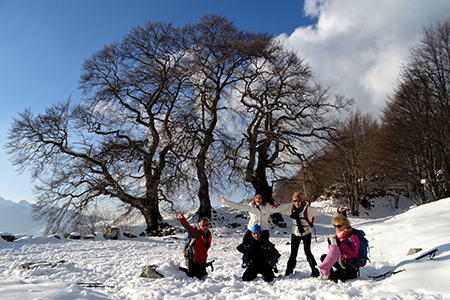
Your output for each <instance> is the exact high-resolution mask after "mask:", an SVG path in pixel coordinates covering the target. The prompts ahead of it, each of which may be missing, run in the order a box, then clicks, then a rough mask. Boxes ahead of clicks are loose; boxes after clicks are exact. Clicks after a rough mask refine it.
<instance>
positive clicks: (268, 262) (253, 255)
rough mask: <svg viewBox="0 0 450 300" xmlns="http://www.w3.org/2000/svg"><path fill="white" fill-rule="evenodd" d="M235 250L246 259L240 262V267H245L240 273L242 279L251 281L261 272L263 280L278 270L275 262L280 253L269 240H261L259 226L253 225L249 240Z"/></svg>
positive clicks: (269, 278)
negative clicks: (242, 272) (241, 273)
mask: <svg viewBox="0 0 450 300" xmlns="http://www.w3.org/2000/svg"><path fill="white" fill-rule="evenodd" d="M237 250H238V251H239V252H241V253H242V254H244V256H245V257H246V258H247V260H248V261H247V262H244V263H243V264H242V267H246V268H247V269H246V270H245V272H244V274H243V275H242V280H243V281H252V280H253V279H255V278H256V277H257V276H258V274H261V275H262V277H263V279H264V280H265V281H269V282H270V281H272V280H273V278H274V277H275V274H274V270H275V272H278V270H277V268H276V263H277V262H278V259H279V257H280V253H279V252H278V251H277V250H276V249H275V247H274V245H273V244H272V243H271V242H269V241H267V240H261V226H259V225H258V224H255V225H253V227H252V238H251V240H250V241H248V242H244V243H242V244H240V245H239V246H237Z"/></svg>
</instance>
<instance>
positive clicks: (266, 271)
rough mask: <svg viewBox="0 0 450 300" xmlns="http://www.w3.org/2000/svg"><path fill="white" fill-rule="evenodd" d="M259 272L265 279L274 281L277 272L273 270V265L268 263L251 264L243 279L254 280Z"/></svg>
mask: <svg viewBox="0 0 450 300" xmlns="http://www.w3.org/2000/svg"><path fill="white" fill-rule="evenodd" d="M258 274H261V275H262V277H263V279H264V280H265V281H269V282H270V281H273V278H274V277H275V274H274V273H273V271H272V267H271V266H270V265H269V264H268V263H263V264H261V263H258V264H249V265H248V267H247V269H246V270H245V272H244V274H243V275H242V281H252V280H253V279H255V278H256V277H257V276H258Z"/></svg>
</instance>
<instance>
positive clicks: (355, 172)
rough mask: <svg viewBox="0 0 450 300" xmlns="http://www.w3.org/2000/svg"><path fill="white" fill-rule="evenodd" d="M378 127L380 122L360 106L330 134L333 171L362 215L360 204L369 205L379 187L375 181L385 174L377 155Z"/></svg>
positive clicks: (356, 212)
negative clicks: (378, 165)
mask: <svg viewBox="0 0 450 300" xmlns="http://www.w3.org/2000/svg"><path fill="white" fill-rule="evenodd" d="M378 130H379V125H378V123H377V122H376V121H375V120H374V119H373V118H372V117H371V116H370V115H369V114H366V115H362V114H361V112H360V111H359V110H358V111H356V112H355V113H353V114H352V115H351V116H350V118H349V119H348V120H347V121H346V122H345V123H344V122H343V123H342V124H341V126H340V127H339V128H338V130H336V132H334V133H333V134H332V137H331V138H330V143H331V145H332V148H331V153H329V156H330V158H331V159H329V161H331V163H330V164H329V166H330V167H331V166H332V167H333V168H334V169H335V171H334V172H330V174H334V175H338V177H337V178H336V182H338V183H340V184H341V185H342V187H343V193H344V195H345V197H346V198H347V201H348V203H349V204H350V210H351V213H352V214H353V215H359V205H360V204H362V205H363V206H364V207H368V201H369V199H370V195H371V194H372V193H373V190H374V189H375V188H376V184H375V181H378V180H380V179H381V178H382V176H381V174H380V173H379V170H378V168H377V162H376V161H374V159H373V158H374V157H373V151H374V150H373V148H374V139H375V136H376V134H377V132H378ZM326 170H328V171H329V170H330V168H327V169H326Z"/></svg>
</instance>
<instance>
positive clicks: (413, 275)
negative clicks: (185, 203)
mask: <svg viewBox="0 0 450 300" xmlns="http://www.w3.org/2000/svg"><path fill="white" fill-rule="evenodd" d="M401 202H402V201H401ZM329 203H330V202H320V203H313V205H317V206H321V205H326V204H329ZM378 203H379V204H378V205H377V206H376V207H375V208H374V210H372V212H371V213H370V212H369V213H367V214H366V213H364V211H362V216H364V217H361V218H353V217H350V219H351V221H352V225H354V227H356V228H359V229H363V230H364V231H365V232H366V235H367V238H368V240H369V242H370V246H371V251H370V258H371V262H370V263H369V264H368V265H367V266H366V267H364V268H362V269H361V277H360V278H357V279H355V280H351V281H348V282H346V283H342V282H339V283H338V284H335V283H333V282H331V281H320V280H319V279H317V278H312V277H309V276H310V269H309V266H308V264H307V262H306V260H305V256H304V254H303V250H302V248H301V249H300V250H299V256H298V258H297V261H298V263H297V268H296V270H295V273H294V274H292V275H291V276H289V277H284V276H282V274H284V270H285V268H286V262H287V259H288V257H289V252H290V246H289V245H288V242H289V241H290V230H291V221H290V219H289V218H288V217H285V220H286V222H287V224H288V227H287V228H279V227H276V226H273V228H272V229H271V241H272V242H273V243H275V244H276V247H277V249H278V250H279V251H280V253H281V255H282V256H281V259H280V263H279V265H278V269H279V270H280V273H278V274H277V275H278V277H277V278H276V279H275V280H274V281H273V282H270V283H267V282H265V281H263V280H262V278H257V279H256V280H254V281H253V282H242V280H241V276H242V273H243V269H242V268H241V267H240V265H241V255H240V254H239V253H238V252H237V251H236V250H235V248H236V246H237V245H238V244H239V243H240V242H241V240H242V237H243V233H244V230H245V225H246V223H247V221H248V219H245V218H242V217H240V216H242V215H243V216H244V217H247V213H246V212H237V211H234V210H232V209H229V208H227V207H219V208H217V209H215V213H214V215H213V220H212V221H211V224H212V227H211V231H212V233H213V241H212V247H211V249H210V251H209V260H215V262H214V271H213V272H211V269H209V268H208V271H209V276H208V277H207V278H206V279H204V280H203V281H200V280H198V279H195V278H188V277H186V275H185V274H184V273H182V272H180V271H177V270H176V268H175V267H174V265H177V264H181V265H184V259H183V257H182V248H183V246H184V234H183V233H181V230H180V231H178V232H179V233H178V234H176V235H175V236H166V237H160V238H156V237H146V238H144V237H138V238H135V239H128V238H124V237H123V238H120V239H119V240H117V241H114V240H105V239H103V238H101V237H100V236H101V235H99V236H97V238H96V240H66V239H56V238H54V237H51V238H48V237H45V236H35V237H33V238H32V237H24V238H22V239H20V240H18V241H14V242H6V241H3V240H2V239H0V258H1V259H0V299H47V300H48V299H180V298H185V299H224V300H228V299H229V300H231V299H233V300H235V299H258V300H260V299H313V300H315V299H317V300H318V299H420V300H422V299H450V288H449V284H450V198H448V199H444V200H440V201H437V202H434V203H430V204H427V205H422V206H419V207H415V208H412V209H410V210H407V211H406V212H403V213H399V214H395V215H393V214H394V213H396V212H397V213H398V212H401V211H403V210H404V209H405V208H404V207H403V208H402V207H400V208H399V209H398V210H392V206H391V204H390V202H389V201H387V202H386V201H384V202H383V201H381V200H380V201H379V202H378ZM403 206H404V205H403ZM407 206H409V205H407ZM387 211H389V212H390V213H386V212H387ZM388 214H391V216H387V215H388ZM187 215H188V216H189V214H187ZM379 216H382V217H379ZM331 218H332V216H330V215H326V216H320V217H318V218H316V222H315V224H316V225H315V227H316V234H317V242H316V241H314V240H313V243H312V251H313V254H314V255H315V257H316V260H319V257H320V255H321V254H323V253H326V251H327V243H326V237H327V236H329V235H331V234H332V233H333V232H334V230H333V229H332V226H331ZM188 220H189V218H188ZM189 221H190V223H191V224H194V223H195V222H194V221H193V220H189ZM169 222H171V223H172V224H176V225H177V226H178V225H179V224H178V223H177V220H171V221H169ZM232 223H236V224H240V226H238V227H236V228H233V227H232V226H230V225H229V224H232ZM0 231H2V229H1V228H0ZM136 233H138V232H136ZM410 248H422V251H420V252H418V253H416V254H413V255H407V254H408V251H409V249H410ZM434 248H437V249H438V251H437V253H436V256H435V257H434V259H429V258H428V257H425V258H423V259H420V260H415V258H416V257H418V256H420V255H421V254H423V253H425V252H427V251H429V250H432V249H434ZM61 260H64V261H65V262H64V263H60V264H58V265H57V266H56V267H54V268H49V267H39V268H37V269H34V270H18V269H17V267H18V266H19V265H21V264H24V263H28V262H37V261H46V262H58V261H61ZM150 264H156V265H159V268H158V271H159V272H160V273H162V274H164V275H165V278H162V279H147V278H141V277H139V275H140V273H141V270H142V267H144V266H145V265H150ZM390 270H393V271H400V270H404V271H402V272H399V273H397V274H395V275H391V276H386V277H382V278H380V279H378V280H374V279H372V278H371V276H376V275H380V274H382V273H385V272H387V271H390ZM80 282H84V283H103V284H104V285H105V286H104V287H96V288H88V287H82V286H80V285H78V284H77V283H80Z"/></svg>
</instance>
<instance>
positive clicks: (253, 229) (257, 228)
mask: <svg viewBox="0 0 450 300" xmlns="http://www.w3.org/2000/svg"><path fill="white" fill-rule="evenodd" d="M255 231H258V232H261V226H259V225H258V224H255V225H253V227H252V232H255Z"/></svg>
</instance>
